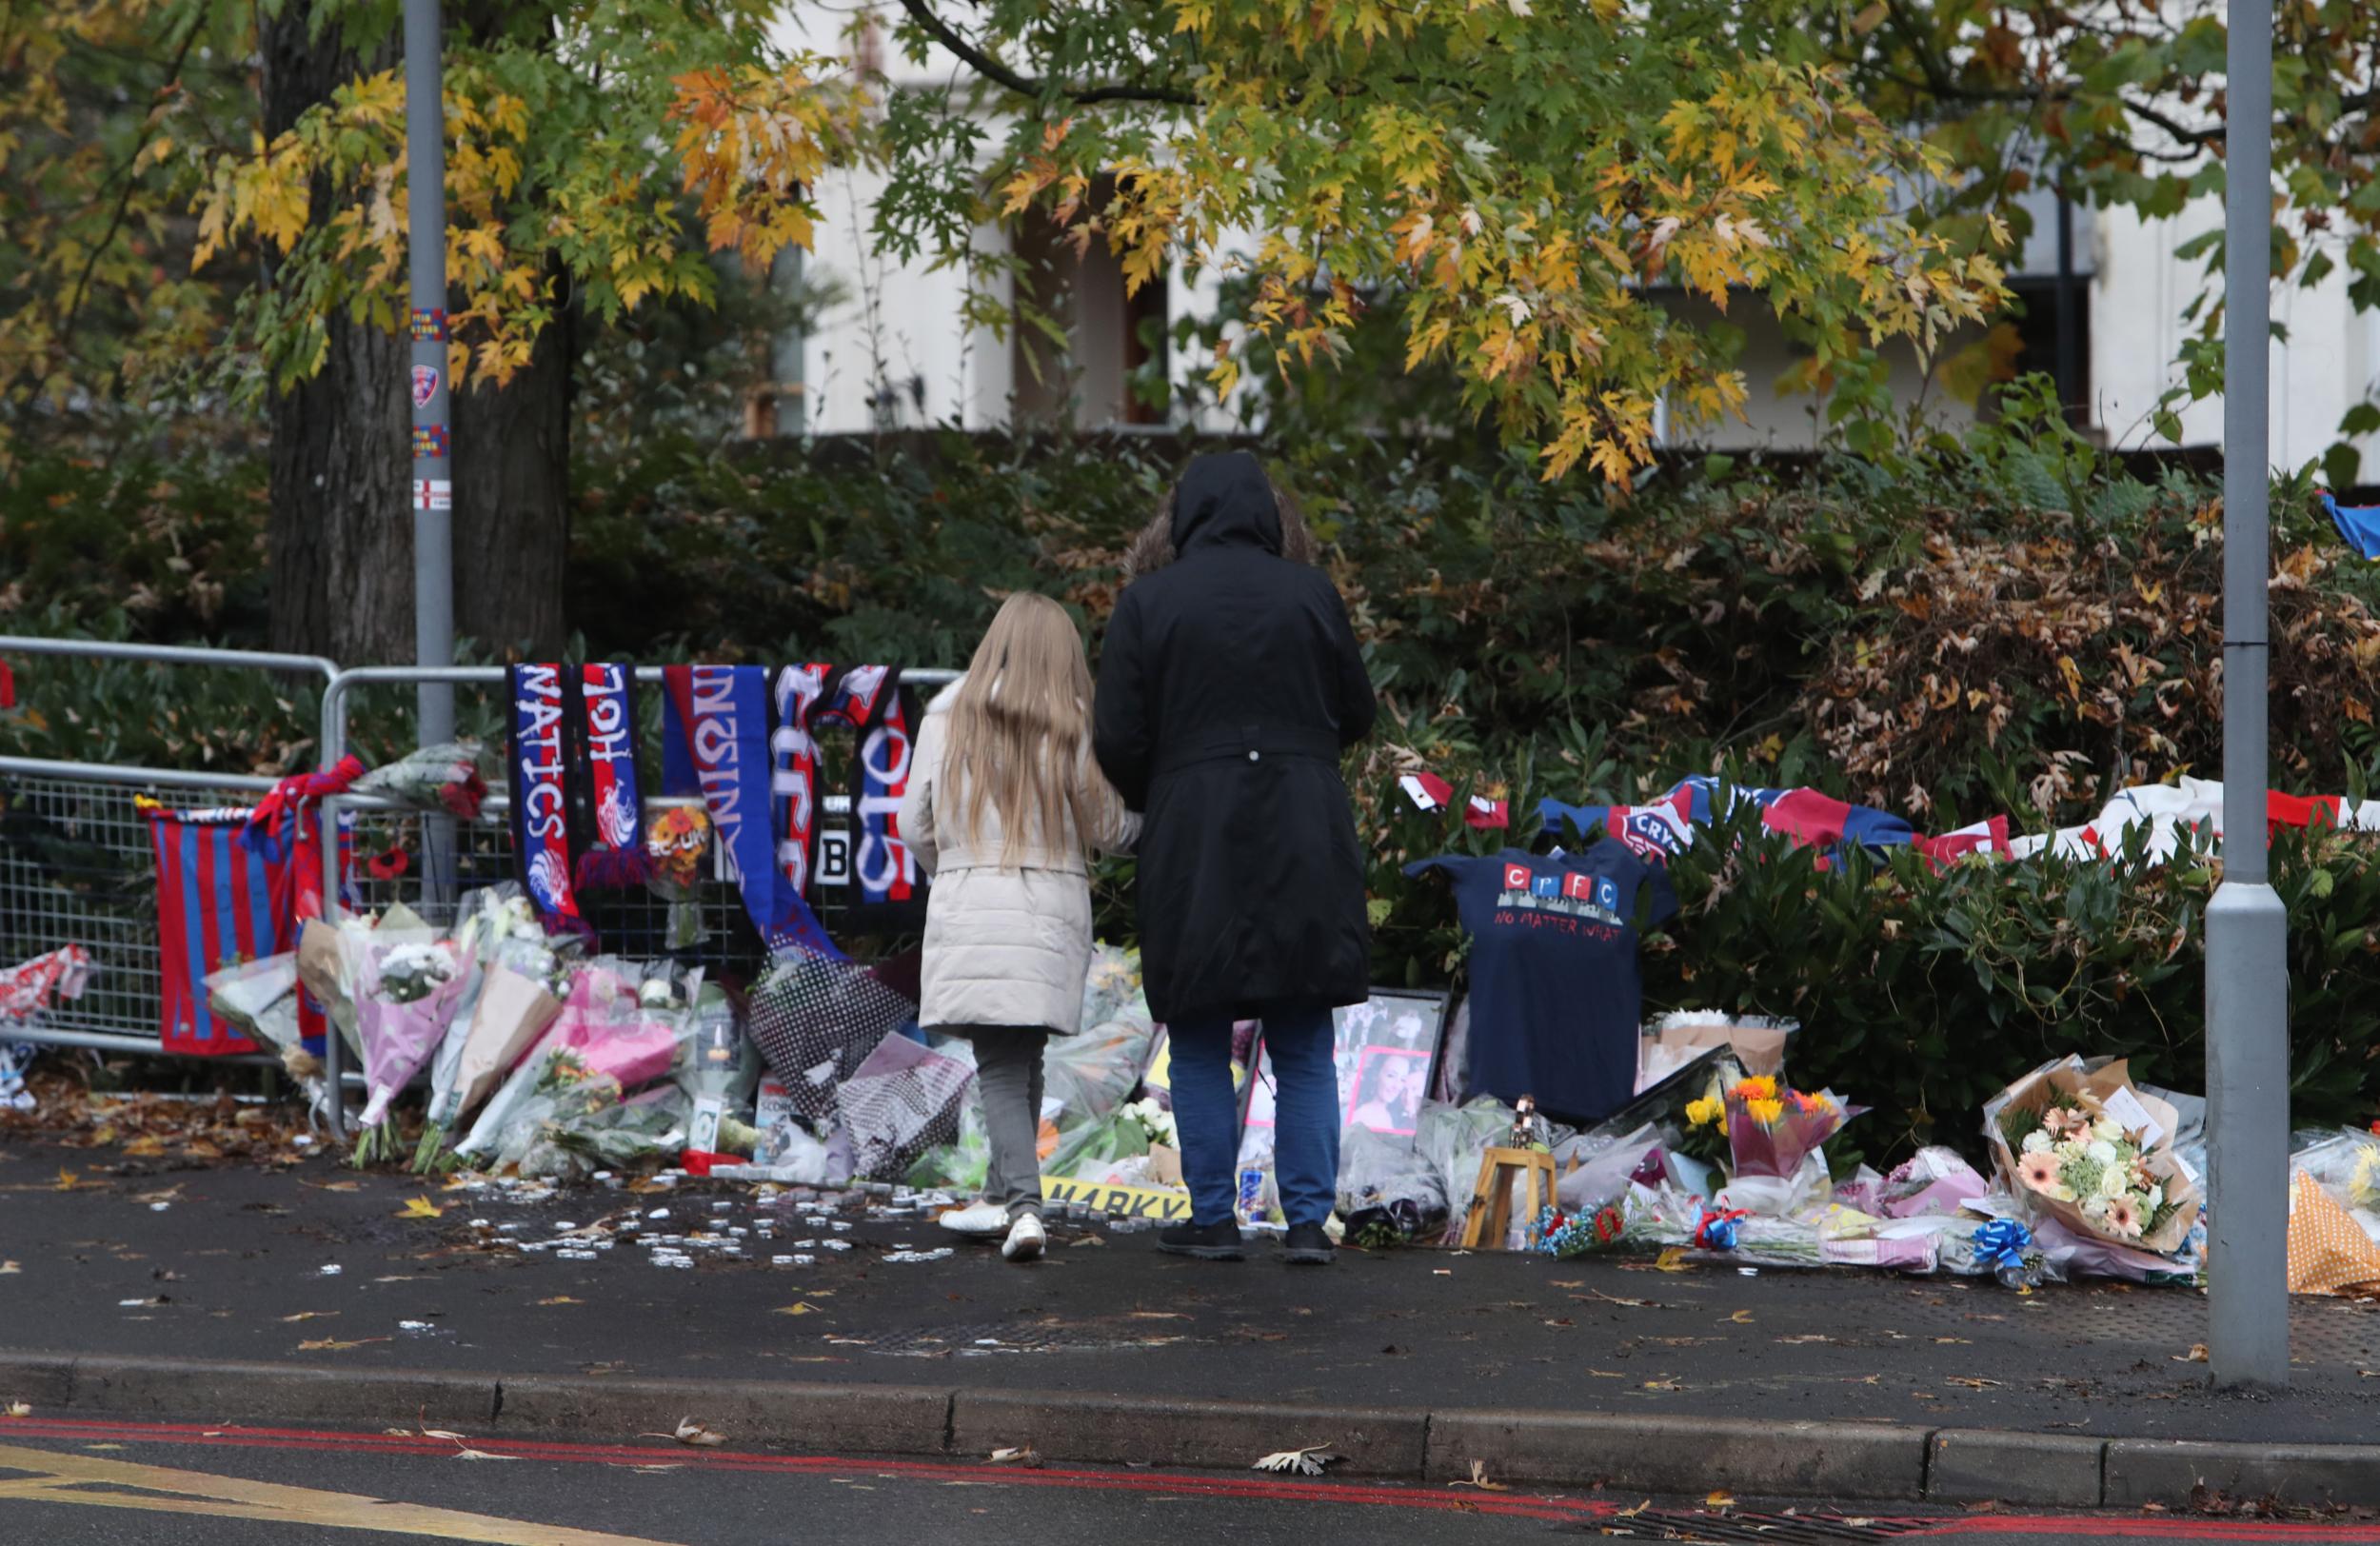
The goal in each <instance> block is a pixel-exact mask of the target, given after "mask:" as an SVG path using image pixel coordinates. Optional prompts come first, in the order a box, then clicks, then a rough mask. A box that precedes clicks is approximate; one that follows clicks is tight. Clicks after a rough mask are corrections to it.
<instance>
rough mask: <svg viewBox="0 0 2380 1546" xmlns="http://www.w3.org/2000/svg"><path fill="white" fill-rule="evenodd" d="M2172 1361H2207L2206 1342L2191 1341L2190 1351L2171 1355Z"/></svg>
mask: <svg viewBox="0 0 2380 1546" xmlns="http://www.w3.org/2000/svg"><path fill="white" fill-rule="evenodd" d="M2173 1361H2174V1362H2175V1363H2204V1362H2206V1361H2207V1344H2206V1343H2204V1342H2192V1343H2191V1344H2190V1351H2189V1352H2187V1353H2176V1354H2174V1355H2173Z"/></svg>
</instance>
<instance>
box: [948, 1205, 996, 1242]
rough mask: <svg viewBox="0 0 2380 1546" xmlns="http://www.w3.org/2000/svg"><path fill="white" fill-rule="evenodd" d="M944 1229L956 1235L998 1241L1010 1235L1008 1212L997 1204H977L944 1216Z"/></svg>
mask: <svg viewBox="0 0 2380 1546" xmlns="http://www.w3.org/2000/svg"><path fill="white" fill-rule="evenodd" d="M942 1227H943V1228H944V1229H947V1230H949V1231H950V1232H951V1233H952V1234H954V1235H966V1236H970V1237H972V1238H974V1239H984V1240H996V1239H1000V1238H1001V1237H1002V1236H1003V1235H1005V1234H1007V1233H1008V1210H1007V1209H1006V1208H1004V1207H1002V1206H1001V1205H1000V1204H999V1203H997V1202H977V1203H974V1204H971V1205H970V1206H967V1207H964V1208H957V1209H954V1210H952V1211H951V1212H949V1213H946V1214H943V1215H942Z"/></svg>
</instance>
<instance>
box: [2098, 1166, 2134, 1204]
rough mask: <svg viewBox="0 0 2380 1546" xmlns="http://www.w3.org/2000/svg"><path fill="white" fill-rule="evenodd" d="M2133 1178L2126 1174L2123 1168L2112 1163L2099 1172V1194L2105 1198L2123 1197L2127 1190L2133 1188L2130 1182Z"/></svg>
mask: <svg viewBox="0 0 2380 1546" xmlns="http://www.w3.org/2000/svg"><path fill="white" fill-rule="evenodd" d="M2130 1180H2131V1178H2130V1177H2128V1176H2126V1175H2125V1174H2124V1172H2123V1171H2122V1170H2120V1169H2118V1168H2117V1167H2115V1166H2113V1165H2110V1166H2109V1167H2108V1168H2107V1169H2105V1170H2103V1171H2101V1172H2100V1173H2099V1195H2100V1196H2101V1197H2104V1198H2118V1197H2122V1196H2123V1195H2124V1194H2125V1193H2126V1192H2127V1191H2130V1190H2131V1187H2130V1186H2129V1184H2128V1182H2129V1181H2130Z"/></svg>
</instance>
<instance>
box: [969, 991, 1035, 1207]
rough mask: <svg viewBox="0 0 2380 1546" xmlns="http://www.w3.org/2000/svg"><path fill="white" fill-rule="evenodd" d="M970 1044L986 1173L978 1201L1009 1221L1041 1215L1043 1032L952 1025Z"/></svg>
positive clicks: (1011, 1028) (1012, 1028)
mask: <svg viewBox="0 0 2380 1546" xmlns="http://www.w3.org/2000/svg"><path fill="white" fill-rule="evenodd" d="M949 1028H950V1029H953V1030H959V1031H962V1032H963V1033H964V1035H965V1036H966V1038H967V1040H969V1041H973V1042H974V1043H975V1080H976V1087H977V1089H978V1090H979V1091H980V1092H981V1094H982V1099H983V1132H984V1136H985V1137H987V1138H989V1139H990V1140H991V1145H992V1162H991V1168H990V1169H989V1170H988V1171H986V1172H985V1174H984V1177H983V1200H984V1201H986V1202H997V1203H999V1204H1001V1205H1002V1207H1005V1208H1006V1209H1007V1210H1008V1216H1009V1217H1010V1218H1011V1219H1014V1218H1015V1217H1016V1216H1017V1215H1019V1214H1022V1213H1040V1212H1041V1155H1040V1153H1039V1152H1038V1150H1039V1146H1040V1142H1041V1047H1042V1044H1043V1043H1045V1042H1046V1041H1048V1040H1049V1032H1047V1031H1045V1030H1042V1029H1040V1028H1039V1027H1021V1026H1011V1025H966V1026H952V1027H949Z"/></svg>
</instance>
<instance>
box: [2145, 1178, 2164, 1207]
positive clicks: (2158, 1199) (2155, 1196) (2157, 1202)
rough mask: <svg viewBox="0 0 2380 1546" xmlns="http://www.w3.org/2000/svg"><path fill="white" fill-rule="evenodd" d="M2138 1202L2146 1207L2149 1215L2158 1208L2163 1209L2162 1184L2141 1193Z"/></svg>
mask: <svg viewBox="0 0 2380 1546" xmlns="http://www.w3.org/2000/svg"><path fill="white" fill-rule="evenodd" d="M2140 1200H2141V1202H2142V1203H2143V1204H2144V1205H2145V1206H2147V1208H2148V1210H2149V1211H2150V1212H2151V1213H2154V1212H2156V1211H2157V1210H2158V1209H2159V1208H2162V1207H2164V1206H2165V1187H2164V1185H2163V1183H2159V1184H2157V1185H2155V1186H2152V1187H2151V1188H2149V1190H2148V1191H2146V1192H2144V1193H2142V1194H2141V1199H2140Z"/></svg>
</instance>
